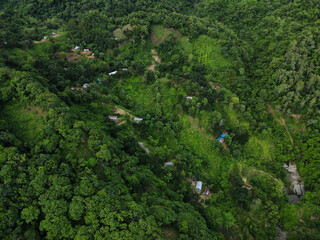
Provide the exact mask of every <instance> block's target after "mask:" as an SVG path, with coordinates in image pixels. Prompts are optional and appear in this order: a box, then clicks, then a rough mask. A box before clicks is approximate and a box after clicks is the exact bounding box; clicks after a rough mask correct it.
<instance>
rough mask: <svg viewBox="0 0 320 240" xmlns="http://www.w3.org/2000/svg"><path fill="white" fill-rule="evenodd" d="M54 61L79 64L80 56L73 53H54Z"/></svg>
mask: <svg viewBox="0 0 320 240" xmlns="http://www.w3.org/2000/svg"><path fill="white" fill-rule="evenodd" d="M54 57H55V58H56V59H66V60H67V61H68V62H80V61H81V56H80V55H78V54H75V53H69V52H56V53H55V54H54Z"/></svg>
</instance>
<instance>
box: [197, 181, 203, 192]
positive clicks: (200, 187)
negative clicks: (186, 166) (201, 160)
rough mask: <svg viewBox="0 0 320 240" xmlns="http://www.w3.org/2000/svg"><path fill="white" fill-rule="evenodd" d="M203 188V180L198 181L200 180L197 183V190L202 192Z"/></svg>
mask: <svg viewBox="0 0 320 240" xmlns="http://www.w3.org/2000/svg"><path fill="white" fill-rule="evenodd" d="M201 189H202V182H201V181H198V182H197V185H196V190H197V191H198V192H200V191H201Z"/></svg>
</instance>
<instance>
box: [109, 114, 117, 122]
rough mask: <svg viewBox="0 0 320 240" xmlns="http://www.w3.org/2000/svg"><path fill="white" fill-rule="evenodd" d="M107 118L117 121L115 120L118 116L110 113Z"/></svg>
mask: <svg viewBox="0 0 320 240" xmlns="http://www.w3.org/2000/svg"><path fill="white" fill-rule="evenodd" d="M109 119H110V120H112V121H117V120H118V117H117V116H112V115H110V116H109Z"/></svg>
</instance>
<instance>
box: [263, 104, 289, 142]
mask: <svg viewBox="0 0 320 240" xmlns="http://www.w3.org/2000/svg"><path fill="white" fill-rule="evenodd" d="M267 106H268V109H269V112H270V113H271V114H272V116H273V118H274V119H275V120H277V121H278V122H279V123H280V124H281V125H282V126H284V127H285V129H286V131H287V134H288V136H289V138H290V141H291V145H292V147H294V143H293V139H292V136H291V134H290V132H289V129H288V128H287V125H286V122H285V120H284V119H283V117H280V118H278V117H277V115H276V113H275V111H274V109H273V108H272V106H271V105H270V104H267Z"/></svg>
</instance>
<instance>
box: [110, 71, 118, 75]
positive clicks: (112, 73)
mask: <svg viewBox="0 0 320 240" xmlns="http://www.w3.org/2000/svg"><path fill="white" fill-rule="evenodd" d="M117 72H118V71H114V72H111V73H109V76H111V75H114V74H116V73H117Z"/></svg>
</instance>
